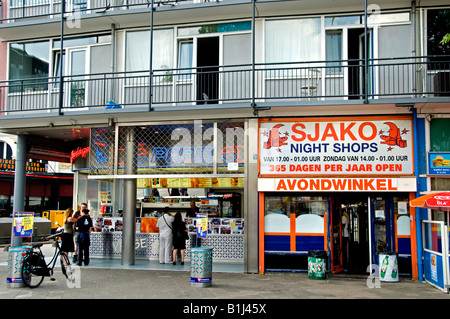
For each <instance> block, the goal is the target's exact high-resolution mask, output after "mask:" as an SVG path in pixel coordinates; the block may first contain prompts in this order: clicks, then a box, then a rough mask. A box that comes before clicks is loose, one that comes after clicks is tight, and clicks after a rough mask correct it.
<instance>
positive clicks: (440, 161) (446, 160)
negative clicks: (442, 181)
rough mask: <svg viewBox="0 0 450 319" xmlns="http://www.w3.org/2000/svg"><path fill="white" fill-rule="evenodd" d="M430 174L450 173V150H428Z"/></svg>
mask: <svg viewBox="0 0 450 319" xmlns="http://www.w3.org/2000/svg"><path fill="white" fill-rule="evenodd" d="M428 175H450V152H428Z"/></svg>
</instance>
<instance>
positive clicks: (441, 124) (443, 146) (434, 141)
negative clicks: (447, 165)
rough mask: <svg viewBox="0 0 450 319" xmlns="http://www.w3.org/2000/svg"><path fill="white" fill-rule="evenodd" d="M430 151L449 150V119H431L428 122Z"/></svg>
mask: <svg viewBox="0 0 450 319" xmlns="http://www.w3.org/2000/svg"><path fill="white" fill-rule="evenodd" d="M430 141H431V150H430V151H432V152H449V151H450V119H433V120H432V121H431V123H430Z"/></svg>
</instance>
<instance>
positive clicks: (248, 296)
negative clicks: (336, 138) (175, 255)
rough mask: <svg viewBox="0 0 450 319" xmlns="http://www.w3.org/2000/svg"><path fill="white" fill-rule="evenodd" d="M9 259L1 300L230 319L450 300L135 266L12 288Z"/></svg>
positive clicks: (335, 278)
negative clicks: (201, 283)
mask: <svg viewBox="0 0 450 319" xmlns="http://www.w3.org/2000/svg"><path fill="white" fill-rule="evenodd" d="M47 246H49V248H47ZM46 249H48V250H50V251H52V250H51V249H52V248H51V245H44V254H45V255H46V256H51V255H52V253H49V254H47V253H45V250H46ZM8 257H9V252H7V251H5V250H4V249H3V248H0V278H1V279H0V280H1V282H0V299H3V301H5V300H6V299H8V300H12V299H14V300H34V299H39V300H47V301H48V300H53V299H58V300H60V301H66V302H67V300H73V299H88V300H93V299H98V300H101V299H104V300H117V301H119V302H120V301H124V300H140V299H147V300H148V301H150V302H151V304H154V305H155V306H161V305H166V306H168V307H169V309H170V311H173V312H174V314H183V315H184V314H192V313H194V314H203V315H212V311H213V308H207V307H209V306H211V307H212V305H218V307H222V308H217V309H216V312H215V313H214V316H216V317H217V316H218V315H219V314H224V313H226V314H227V317H230V316H229V315H230V311H232V313H234V314H235V315H238V314H239V315H248V314H249V313H246V312H244V313H239V312H242V311H244V310H245V307H247V306H246V305H247V304H249V305H250V304H251V305H252V308H251V309H250V308H247V310H248V311H250V310H251V311H253V312H254V313H255V312H260V313H261V312H262V311H264V312H265V313H266V314H268V313H269V312H272V314H275V313H274V312H276V313H277V314H279V313H280V312H279V311H280V310H279V309H280V307H279V304H278V303H281V304H282V305H283V309H285V310H286V311H288V310H289V309H291V308H292V309H294V308H296V307H298V306H299V305H300V304H302V305H305V306H310V307H319V308H318V309H317V308H314V309H317V311H321V312H323V311H326V308H327V307H323V306H322V304H320V305H318V304H317V300H322V301H323V300H330V302H332V301H331V300H339V301H343V300H360V301H361V300H366V301H374V300H375V301H380V300H383V301H384V303H383V304H386V303H387V302H392V300H396V302H398V301H399V300H401V299H403V300H414V302H413V303H414V304H415V305H416V302H417V301H421V302H423V301H425V300H426V301H427V302H429V301H431V300H435V301H438V300H442V301H445V302H447V301H449V300H450V295H449V294H446V293H444V292H442V291H440V290H438V289H437V288H435V287H432V286H431V285H429V284H428V283H426V282H418V281H413V280H411V279H409V278H400V280H399V282H379V281H377V280H374V279H371V278H369V279H368V278H367V277H350V276H345V275H332V276H328V277H327V278H326V279H325V280H314V279H310V278H308V275H307V274H306V273H266V274H248V273H242V272H241V273H230V272H218V271H214V265H213V274H212V285H211V286H210V287H201V288H198V287H193V286H192V284H191V283H190V280H189V279H190V271H189V270H179V271H174V270H145V269H133V266H129V267H128V269H124V268H103V267H98V268H97V267H93V266H91V265H89V266H81V267H80V268H78V271H79V272H78V276H77V280H76V283H74V282H68V281H67V279H66V278H65V277H64V276H63V274H62V273H61V272H60V268H56V269H55V275H54V278H55V280H54V281H51V280H50V278H48V277H46V278H45V279H44V282H43V283H42V284H41V286H39V287H38V288H35V289H30V288H27V287H18V288H17V287H16V288H12V287H10V286H9V285H8V284H7V283H6V277H7V276H8ZM377 286H378V287H377ZM1 301H2V300H0V302H1ZM169 301H170V303H169ZM205 302H206V303H205ZM146 303H147V302H146ZM114 304H115V302H114ZM114 304H110V306H113V305H114ZM200 305H205V306H204V307H205V308H200ZM255 305H256V306H255ZM427 305H429V303H427ZM196 307H197V308H196ZM230 307H231V308H230ZM261 307H262V309H261ZM276 309H278V310H276ZM110 310H112V308H111V309H110ZM196 311H197V312H196ZM201 311H203V312H201ZM208 311H209V312H208ZM254 313H253V314H254Z"/></svg>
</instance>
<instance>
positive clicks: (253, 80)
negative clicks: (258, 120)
mask: <svg viewBox="0 0 450 319" xmlns="http://www.w3.org/2000/svg"><path fill="white" fill-rule="evenodd" d="M255 2H256V0H252V108H255V107H256V103H255V81H256V80H255V5H256V4H255Z"/></svg>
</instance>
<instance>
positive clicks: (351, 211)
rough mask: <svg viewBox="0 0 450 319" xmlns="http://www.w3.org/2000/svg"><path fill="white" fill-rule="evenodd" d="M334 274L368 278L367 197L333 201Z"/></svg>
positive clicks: (332, 265)
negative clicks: (358, 275) (362, 275)
mask: <svg viewBox="0 0 450 319" xmlns="http://www.w3.org/2000/svg"><path fill="white" fill-rule="evenodd" d="M331 212H332V214H331V221H330V222H331V236H332V240H331V241H330V244H331V272H332V273H342V272H344V271H345V272H347V273H352V274H365V273H367V267H368V265H370V249H369V219H368V216H369V214H368V198H367V196H355V195H354V194H352V195H343V196H339V197H334V198H332V200H331Z"/></svg>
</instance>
